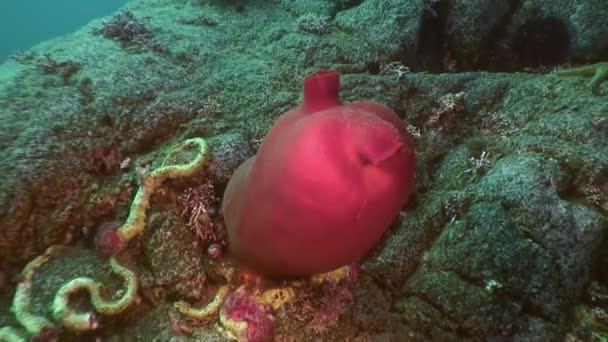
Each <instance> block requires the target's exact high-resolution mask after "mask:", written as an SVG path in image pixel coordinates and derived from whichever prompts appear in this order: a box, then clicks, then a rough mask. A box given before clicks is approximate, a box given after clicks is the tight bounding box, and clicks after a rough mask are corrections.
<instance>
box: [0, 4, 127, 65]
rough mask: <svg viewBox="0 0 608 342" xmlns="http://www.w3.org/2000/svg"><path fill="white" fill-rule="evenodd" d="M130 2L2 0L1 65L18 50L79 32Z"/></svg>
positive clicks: (0, 16) (0, 10)
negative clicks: (79, 29)
mask: <svg viewBox="0 0 608 342" xmlns="http://www.w3.org/2000/svg"><path fill="white" fill-rule="evenodd" d="M126 2H127V0H0V62H3V61H5V60H6V58H7V57H8V56H10V55H11V54H12V53H14V52H16V51H19V50H26V49H28V48H29V47H31V46H32V45H35V44H36V43H39V42H41V41H44V40H46V39H49V38H54V37H57V36H62V35H65V34H67V33H70V32H73V31H76V30H78V28H80V27H82V26H84V25H85V24H87V23H88V22H89V21H91V20H92V19H94V18H99V17H102V16H107V15H110V14H112V13H113V12H115V11H116V10H117V9H118V8H120V7H121V6H122V5H124V4H125V3H126Z"/></svg>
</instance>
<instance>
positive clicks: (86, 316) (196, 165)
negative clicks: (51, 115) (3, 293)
mask: <svg viewBox="0 0 608 342" xmlns="http://www.w3.org/2000/svg"><path fill="white" fill-rule="evenodd" d="M187 146H196V147H197V148H198V152H197V155H196V157H195V158H194V159H193V160H192V161H190V162H189V163H187V164H183V165H170V166H161V167H160V168H158V169H155V170H153V171H152V172H150V173H149V174H147V175H145V176H144V179H143V182H142V183H143V184H142V185H141V186H140V187H139V189H138V191H137V194H136V195H135V198H134V200H133V202H132V204H131V207H130V210H129V215H128V217H127V220H126V222H125V223H124V224H123V225H122V226H121V227H119V228H118V229H117V230H116V231H114V230H105V231H104V232H103V234H106V235H105V236H103V237H102V238H101V239H96V243H99V244H100V245H98V246H97V247H98V248H99V249H100V250H103V251H105V252H108V251H109V252H110V254H111V255H112V256H111V257H110V258H109V261H108V262H109V266H110V269H111V270H112V271H113V272H114V273H116V274H118V275H120V276H121V277H122V278H123V279H124V281H125V283H126V291H124V294H122V296H121V297H120V298H118V299H106V298H103V297H102V295H101V293H100V290H101V288H102V286H103V285H102V284H100V283H99V282H98V281H96V280H94V279H91V278H88V277H78V278H75V279H72V280H70V281H68V282H67V283H66V284H64V285H63V286H62V287H61V288H60V289H59V290H58V291H57V293H56V294H55V299H54V301H53V303H52V306H51V312H52V313H53V318H54V320H55V321H54V322H52V321H51V320H49V319H48V318H46V317H44V316H41V315H39V314H36V313H34V312H32V308H31V293H30V292H31V287H32V277H33V276H34V273H35V271H36V269H38V268H39V267H40V266H41V265H42V264H44V263H45V262H47V261H48V260H49V259H51V258H52V257H53V256H54V255H56V254H57V253H58V252H60V250H61V249H62V248H67V247H64V246H51V247H49V248H48V249H47V251H46V252H45V253H44V254H42V255H40V256H39V257H37V258H35V259H34V260H32V261H31V262H30V263H28V265H27V266H26V267H25V268H24V270H23V272H22V279H21V282H20V283H19V284H18V286H17V290H16V292H15V296H14V298H13V305H12V308H11V310H12V311H13V313H14V314H15V317H16V319H17V321H18V322H19V323H20V324H21V325H22V326H23V327H24V328H25V330H26V332H27V334H28V335H29V336H32V338H42V337H43V336H46V338H48V339H49V340H55V339H56V338H57V337H56V336H58V326H60V327H65V328H68V329H71V330H75V331H86V330H93V329H96V328H98V326H99V324H98V318H97V316H96V314H101V315H115V314H119V313H121V312H123V311H124V310H125V309H127V308H128V307H129V306H130V305H131V304H132V303H133V302H134V301H135V300H136V299H137V290H138V280H137V276H136V275H135V273H133V272H132V271H131V270H129V269H128V268H126V267H124V266H122V265H120V263H119V262H118V260H117V259H116V255H117V254H118V252H120V251H121V250H122V249H123V248H124V247H125V246H126V244H127V243H128V242H129V240H131V239H132V238H133V237H135V236H136V235H138V234H140V233H141V232H142V231H143V229H144V227H145V219H146V214H147V210H148V208H149V207H150V198H151V196H152V194H154V192H155V191H156V190H157V189H158V187H160V186H161V185H162V183H163V182H164V181H165V180H167V179H175V178H183V177H189V176H192V175H193V174H195V173H196V172H198V171H200V170H201V169H202V167H203V166H204V165H205V163H206V161H207V160H208V157H209V150H208V148H207V143H206V141H205V140H204V139H202V138H193V139H188V140H186V141H184V142H182V143H181V144H180V145H178V146H177V147H176V148H175V149H174V151H173V152H175V151H180V150H182V149H184V148H186V147H187ZM80 290H86V291H87V292H88V293H89V295H90V298H91V304H92V307H93V309H95V312H76V311H74V310H73V309H72V308H70V307H69V305H68V304H69V297H70V295H71V294H73V293H75V292H77V291H80ZM56 324H57V325H56ZM24 340H25V338H24V337H23V336H22V335H21V333H20V332H18V330H17V329H15V328H12V327H2V328H0V341H9V342H13V341H24Z"/></svg>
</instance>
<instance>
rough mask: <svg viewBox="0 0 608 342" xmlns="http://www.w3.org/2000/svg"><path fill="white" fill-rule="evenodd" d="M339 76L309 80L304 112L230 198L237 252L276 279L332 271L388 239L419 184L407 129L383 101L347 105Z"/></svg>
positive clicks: (273, 136) (289, 116)
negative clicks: (386, 235)
mask: <svg viewBox="0 0 608 342" xmlns="http://www.w3.org/2000/svg"><path fill="white" fill-rule="evenodd" d="M339 88H340V76H339V74H338V73H337V72H335V71H329V70H320V71H319V72H317V73H315V74H312V75H310V76H308V77H307V78H306V80H305V81H304V101H303V104H302V106H301V108H297V109H294V110H291V111H289V112H287V113H285V114H283V115H282V116H281V117H280V118H279V119H278V120H277V122H276V123H275V124H274V126H273V127H272V129H271V130H270V132H269V133H268V134H267V135H266V137H265V138H264V141H263V143H262V145H261V146H260V149H259V151H258V154H257V155H256V156H253V157H251V158H250V159H248V160H246V161H245V162H244V163H243V164H242V165H241V166H240V167H239V168H238V169H237V170H236V171H235V173H234V175H233V176H232V178H231V179H230V182H229V183H228V187H227V188H226V191H225V193H224V199H223V203H222V206H223V213H224V218H225V221H226V226H227V227H228V237H229V249H230V252H231V253H232V254H233V255H234V256H235V257H236V258H237V259H239V260H240V261H241V262H243V263H244V264H246V265H248V266H249V267H251V268H253V269H255V270H257V271H259V272H262V273H264V274H267V275H307V274H315V273H322V272H327V271H330V270H333V269H336V268H338V267H340V266H343V265H346V264H348V263H350V262H353V261H356V260H357V259H358V258H360V257H362V256H363V255H364V254H365V253H366V252H368V251H369V250H370V249H371V248H372V247H373V246H374V245H375V244H376V243H377V242H378V240H379V239H380V238H381V237H382V235H383V233H384V232H385V231H386V229H387V228H388V227H389V226H390V224H391V223H392V221H393V220H394V219H395V217H396V216H397V215H398V214H399V212H400V210H401V209H402V208H403V206H404V205H405V203H406V201H407V198H408V197H409V195H410V193H411V191H412V187H413V184H414V171H415V156H414V145H413V142H412V138H411V136H410V134H409V133H408V132H407V130H406V128H405V126H404V124H403V122H402V121H401V120H400V119H399V118H398V117H397V116H396V115H395V114H394V113H393V112H392V111H391V110H390V109H388V108H387V107H385V106H383V105H381V104H378V103H374V102H357V103H351V104H348V105H341V103H340V100H339V97H338V92H339Z"/></svg>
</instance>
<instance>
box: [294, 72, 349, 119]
mask: <svg viewBox="0 0 608 342" xmlns="http://www.w3.org/2000/svg"><path fill="white" fill-rule="evenodd" d="M339 92H340V74H339V73H338V72H337V71H333V70H324V69H321V70H319V71H317V72H316V73H314V74H312V75H310V76H308V77H306V79H305V80H304V100H303V101H302V110H303V111H304V112H305V113H313V112H318V111H320V110H324V109H327V108H331V107H335V106H339V105H340V97H339Z"/></svg>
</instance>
